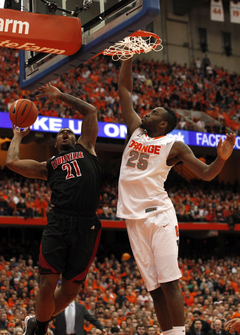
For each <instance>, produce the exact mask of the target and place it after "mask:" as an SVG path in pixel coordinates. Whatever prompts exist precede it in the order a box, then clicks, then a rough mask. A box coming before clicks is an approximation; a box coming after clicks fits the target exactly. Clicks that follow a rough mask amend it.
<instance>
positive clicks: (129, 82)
mask: <svg viewBox="0 0 240 335" xmlns="http://www.w3.org/2000/svg"><path fill="white" fill-rule="evenodd" d="M132 89H133V77H132V59H129V60H127V61H122V65H121V69H120V73H119V80H118V94H119V98H120V104H121V109H122V114H123V119H124V122H125V123H126V125H127V128H128V134H129V135H130V136H131V135H132V133H133V132H134V130H136V129H137V128H138V127H139V126H140V124H141V118H140V117H139V115H138V114H137V113H136V112H135V111H134V109H133V102H132Z"/></svg>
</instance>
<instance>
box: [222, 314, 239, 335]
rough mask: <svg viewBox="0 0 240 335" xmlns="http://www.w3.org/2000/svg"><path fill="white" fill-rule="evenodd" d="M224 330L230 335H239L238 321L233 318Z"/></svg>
mask: <svg viewBox="0 0 240 335" xmlns="http://www.w3.org/2000/svg"><path fill="white" fill-rule="evenodd" d="M225 329H226V330H227V331H229V333H230V334H232V333H234V332H235V331H237V332H238V334H240V319H239V318H235V319H232V320H230V321H228V322H227V323H226V325H225Z"/></svg>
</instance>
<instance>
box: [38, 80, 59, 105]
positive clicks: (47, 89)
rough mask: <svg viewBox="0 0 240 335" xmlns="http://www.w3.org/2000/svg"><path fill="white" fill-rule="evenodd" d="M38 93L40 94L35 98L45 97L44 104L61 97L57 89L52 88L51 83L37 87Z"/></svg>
mask: <svg viewBox="0 0 240 335" xmlns="http://www.w3.org/2000/svg"><path fill="white" fill-rule="evenodd" d="M38 91H39V92H40V94H38V95H36V97H37V98H42V97H46V98H47V101H46V102H45V103H46V104H48V103H50V102H52V101H53V100H55V99H58V97H59V96H60V95H61V91H60V90H59V89H58V88H57V87H55V86H53V85H52V84H51V83H47V84H46V85H44V86H41V87H39V88H38Z"/></svg>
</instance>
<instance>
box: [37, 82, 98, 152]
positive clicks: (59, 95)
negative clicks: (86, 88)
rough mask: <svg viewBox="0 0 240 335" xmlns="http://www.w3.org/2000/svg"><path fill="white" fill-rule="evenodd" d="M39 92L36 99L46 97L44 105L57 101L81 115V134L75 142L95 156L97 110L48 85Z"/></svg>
mask: <svg viewBox="0 0 240 335" xmlns="http://www.w3.org/2000/svg"><path fill="white" fill-rule="evenodd" d="M39 92H40V94H39V95H38V96H37V97H43V96H46V98H47V101H46V103H49V102H51V101H53V100H55V99H59V100H61V101H63V102H65V103H67V104H68V105H71V106H72V107H74V108H75V109H76V110H77V111H78V112H79V113H81V114H83V116H84V118H83V121H82V132H81V136H80V137H79V139H78V141H77V142H78V143H80V144H82V145H83V146H84V147H85V148H86V149H87V150H88V151H90V152H91V153H92V154H94V155H95V154H96V153H95V144H96V140H97V135H98V118H97V109H96V108H95V107H94V106H93V105H91V104H89V103H87V102H86V101H83V100H81V99H78V98H75V97H74V96H72V95H70V94H66V93H63V92H61V91H60V90H59V89H58V88H56V87H55V86H53V85H51V84H50V83H48V84H46V85H45V86H42V87H40V88H39Z"/></svg>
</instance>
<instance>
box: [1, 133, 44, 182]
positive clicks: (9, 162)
mask: <svg viewBox="0 0 240 335" xmlns="http://www.w3.org/2000/svg"><path fill="white" fill-rule="evenodd" d="M20 143H21V138H18V137H13V139H12V141H11V143H10V146H9V149H8V153H7V159H6V166H7V167H8V168H9V169H10V170H12V171H14V172H17V173H19V174H21V175H22V176H24V177H27V178H39V179H44V180H47V165H46V162H41V163H40V162H37V161H35V160H31V159H19V147H20Z"/></svg>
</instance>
